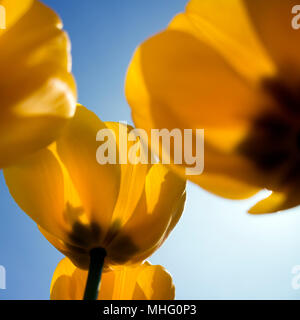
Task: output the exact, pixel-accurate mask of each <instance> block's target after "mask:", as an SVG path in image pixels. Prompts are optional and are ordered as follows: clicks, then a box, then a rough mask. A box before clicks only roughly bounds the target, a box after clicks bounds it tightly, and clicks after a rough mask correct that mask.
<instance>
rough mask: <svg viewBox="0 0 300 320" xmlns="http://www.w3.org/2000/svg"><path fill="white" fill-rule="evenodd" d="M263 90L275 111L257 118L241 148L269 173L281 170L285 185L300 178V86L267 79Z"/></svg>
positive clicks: (245, 154) (259, 167) (259, 166)
mask: <svg viewBox="0 0 300 320" xmlns="http://www.w3.org/2000/svg"><path fill="white" fill-rule="evenodd" d="M263 89H264V91H265V92H267V94H268V95H269V96H270V97H271V98H272V99H271V101H272V108H271V110H273V111H272V112H271V111H270V112H267V113H263V114H260V115H259V116H258V117H256V118H255V119H254V121H253V125H252V128H251V130H250V131H249V134H248V136H247V137H246V138H245V139H244V141H243V142H242V143H241V144H240V145H239V146H238V149H237V150H238V152H239V153H241V154H242V155H244V156H246V157H247V159H250V160H251V161H252V162H253V163H254V164H255V166H256V167H257V168H258V169H261V170H263V171H264V172H265V173H271V174H275V171H276V173H278V172H280V175H281V177H282V178H281V183H282V184H286V183H290V182H294V181H295V180H297V179H298V178H299V179H300V86H298V87H297V88H291V87H290V86H286V85H284V84H283V81H278V80H266V81H264V83H263Z"/></svg>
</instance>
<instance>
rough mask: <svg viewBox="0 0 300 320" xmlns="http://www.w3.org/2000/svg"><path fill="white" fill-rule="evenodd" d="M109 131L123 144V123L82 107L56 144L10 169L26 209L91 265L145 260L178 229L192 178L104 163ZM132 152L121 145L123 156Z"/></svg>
mask: <svg viewBox="0 0 300 320" xmlns="http://www.w3.org/2000/svg"><path fill="white" fill-rule="evenodd" d="M120 125H121V124H120ZM102 129H110V130H111V132H113V133H116V135H115V137H116V140H114V142H115V143H113V142H112V141H111V140H109V141H110V144H115V146H117V147H118V143H119V141H118V138H117V137H118V134H117V133H118V130H119V127H118V125H117V123H110V122H102V121H101V120H100V119H99V118H98V117H97V116H96V115H95V114H94V113H92V112H91V111H89V110H87V109H86V108H84V107H83V106H80V105H79V106H77V111H76V113H75V116H74V118H73V119H72V120H71V121H70V122H69V124H68V125H67V126H66V128H65V130H64V132H63V134H62V135H61V136H60V138H59V139H58V140H57V141H56V142H55V143H53V144H52V145H51V146H49V147H48V148H45V149H42V150H39V151H38V152H36V153H35V154H34V155H31V156H29V157H27V158H26V159H25V160H24V161H23V162H20V163H18V164H17V165H15V166H11V167H9V168H7V169H5V170H4V176H5V180H6V183H7V186H8V188H9V190H10V193H11V195H12V196H13V198H14V199H15V201H16V202H17V203H18V205H19V206H20V207H21V209H23V211H25V212H26V213H27V214H28V215H29V216H30V217H31V218H32V219H33V220H34V221H35V222H36V223H37V224H38V226H39V228H40V230H41V232H42V233H43V234H44V235H45V237H46V238H47V239H48V240H49V241H50V242H51V243H52V244H53V245H54V246H55V247H56V248H57V249H58V250H60V251H61V252H62V253H63V254H64V255H66V256H67V257H69V258H70V259H71V261H72V262H73V263H74V264H75V265H76V266H77V267H79V268H81V269H88V268H89V269H90V271H91V268H92V269H93V268H94V269H96V271H99V270H101V269H102V268H103V265H104V268H105V269H107V268H110V267H113V266H117V265H129V264H136V263H139V262H141V261H143V260H145V259H146V258H147V257H148V256H150V255H151V254H152V253H153V252H154V251H155V250H156V249H157V248H158V247H159V246H161V244H162V243H163V242H164V240H165V239H166V238H167V236H168V235H169V233H170V232H171V230H172V229H173V228H174V227H175V225H176V223H177V222H178V220H179V218H180V216H181V214H182V211H183V207H184V202H185V180H183V179H181V178H180V177H179V176H177V175H175V174H174V173H172V172H171V171H169V170H168V169H166V168H165V167H164V166H163V165H161V164H158V163H157V164H153V165H148V164H141V163H136V164H131V163H127V164H119V163H117V164H110V163H106V164H99V163H98V162H97V161H96V150H97V148H98V147H99V145H100V146H101V145H102V146H103V145H104V144H107V141H102V142H97V141H96V135H97V133H98V132H99V130H102ZM125 134H126V135H127V131H125ZM136 143H139V144H140V143H141V142H140V141H139V140H138V141H137V142H136ZM133 144H134V142H128V148H130V147H132V145H133ZM117 149H118V148H117ZM141 150H142V148H141ZM126 152H127V150H125V149H124V148H120V149H118V150H117V157H118V158H120V157H122V156H123V155H124V153H125V154H126ZM121 153H122V155H121ZM104 259H105V261H104ZM91 273H92V272H91ZM92 274H93V273H92ZM96 277H97V276H96ZM92 282H94V281H92Z"/></svg>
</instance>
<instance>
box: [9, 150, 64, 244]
mask: <svg viewBox="0 0 300 320" xmlns="http://www.w3.org/2000/svg"><path fill="white" fill-rule="evenodd" d="M3 172H4V177H5V181H6V184H7V186H8V189H9V191H10V194H11V195H12V197H13V198H14V199H15V201H16V202H17V204H18V205H19V206H20V208H21V209H22V210H23V211H25V212H26V213H27V214H28V215H29V216H30V217H31V218H32V219H33V220H34V221H35V222H36V223H37V224H39V225H41V226H42V227H43V228H45V229H47V230H48V231H49V232H51V233H53V234H54V235H57V236H58V237H60V238H61V239H64V240H65V239H66V235H65V232H66V230H67V228H66V227H65V222H64V218H63V212H64V209H65V203H64V179H63V172H62V170H61V167H60V165H59V162H58V161H57V159H56V157H55V156H54V154H53V153H52V152H51V151H50V150H49V149H42V150H40V151H38V152H37V153H35V154H34V155H32V156H30V157H28V158H26V160H24V161H22V162H21V163H19V164H18V165H16V166H11V167H8V168H6V169H5V170H3Z"/></svg>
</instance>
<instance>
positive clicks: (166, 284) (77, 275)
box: [50, 258, 175, 300]
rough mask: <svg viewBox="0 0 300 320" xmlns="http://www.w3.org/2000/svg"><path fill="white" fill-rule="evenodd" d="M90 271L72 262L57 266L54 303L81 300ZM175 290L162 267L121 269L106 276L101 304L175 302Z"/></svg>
mask: <svg viewBox="0 0 300 320" xmlns="http://www.w3.org/2000/svg"><path fill="white" fill-rule="evenodd" d="M87 275H88V274H87V271H84V270H81V269H78V268H76V267H75V266H74V265H73V264H72V262H71V261H70V260H69V259H68V258H64V259H63V260H62V261H61V262H60V263H59V264H58V266H57V268H56V270H55V272H54V275H53V278H52V283H51V289H50V298H51V300H81V299H82V297H83V294H84V288H85V283H86V279H87ZM174 296H175V287H174V285H173V282H172V277H171V276H170V274H169V273H168V272H167V271H166V270H165V269H164V268H163V267H162V266H159V265H155V266H153V265H151V264H150V263H149V262H144V263H143V264H140V265H134V266H127V267H126V266H125V267H123V266H122V267H118V268H116V269H114V270H109V271H107V272H105V273H104V274H103V276H102V280H101V288H100V292H99V295H98V299H99V300H173V299H174Z"/></svg>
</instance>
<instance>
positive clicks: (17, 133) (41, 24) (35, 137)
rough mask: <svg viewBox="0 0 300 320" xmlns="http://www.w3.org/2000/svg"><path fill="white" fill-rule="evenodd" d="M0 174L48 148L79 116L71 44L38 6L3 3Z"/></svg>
mask: <svg viewBox="0 0 300 320" xmlns="http://www.w3.org/2000/svg"><path fill="white" fill-rule="evenodd" d="M0 5H1V8H4V9H5V17H6V19H5V22H6V28H5V29H1V30H0V69H1V78H0V95H1V109H0V168H3V167H5V166H7V165H10V164H12V163H16V162H17V161H19V159H23V158H24V157H25V156H27V155H29V154H30V153H32V152H35V151H37V150H39V149H40V148H42V147H45V146H47V145H49V144H50V143H51V142H52V141H54V140H55V139H56V138H57V137H58V135H59V134H60V132H61V130H62V128H63V127H64V126H65V124H66V123H67V121H68V119H70V118H71V117H72V116H73V115H74V112H75V108H76V88H75V81H74V79H73V77H72V75H71V73H70V72H71V58H70V43H69V39H68V36H67V35H66V33H65V32H64V31H63V30H62V23H61V21H60V19H59V18H58V17H57V15H56V14H55V13H54V12H53V11H52V10H51V9H50V8H48V7H47V6H45V5H43V4H42V3H41V2H39V1H36V0H0Z"/></svg>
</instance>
